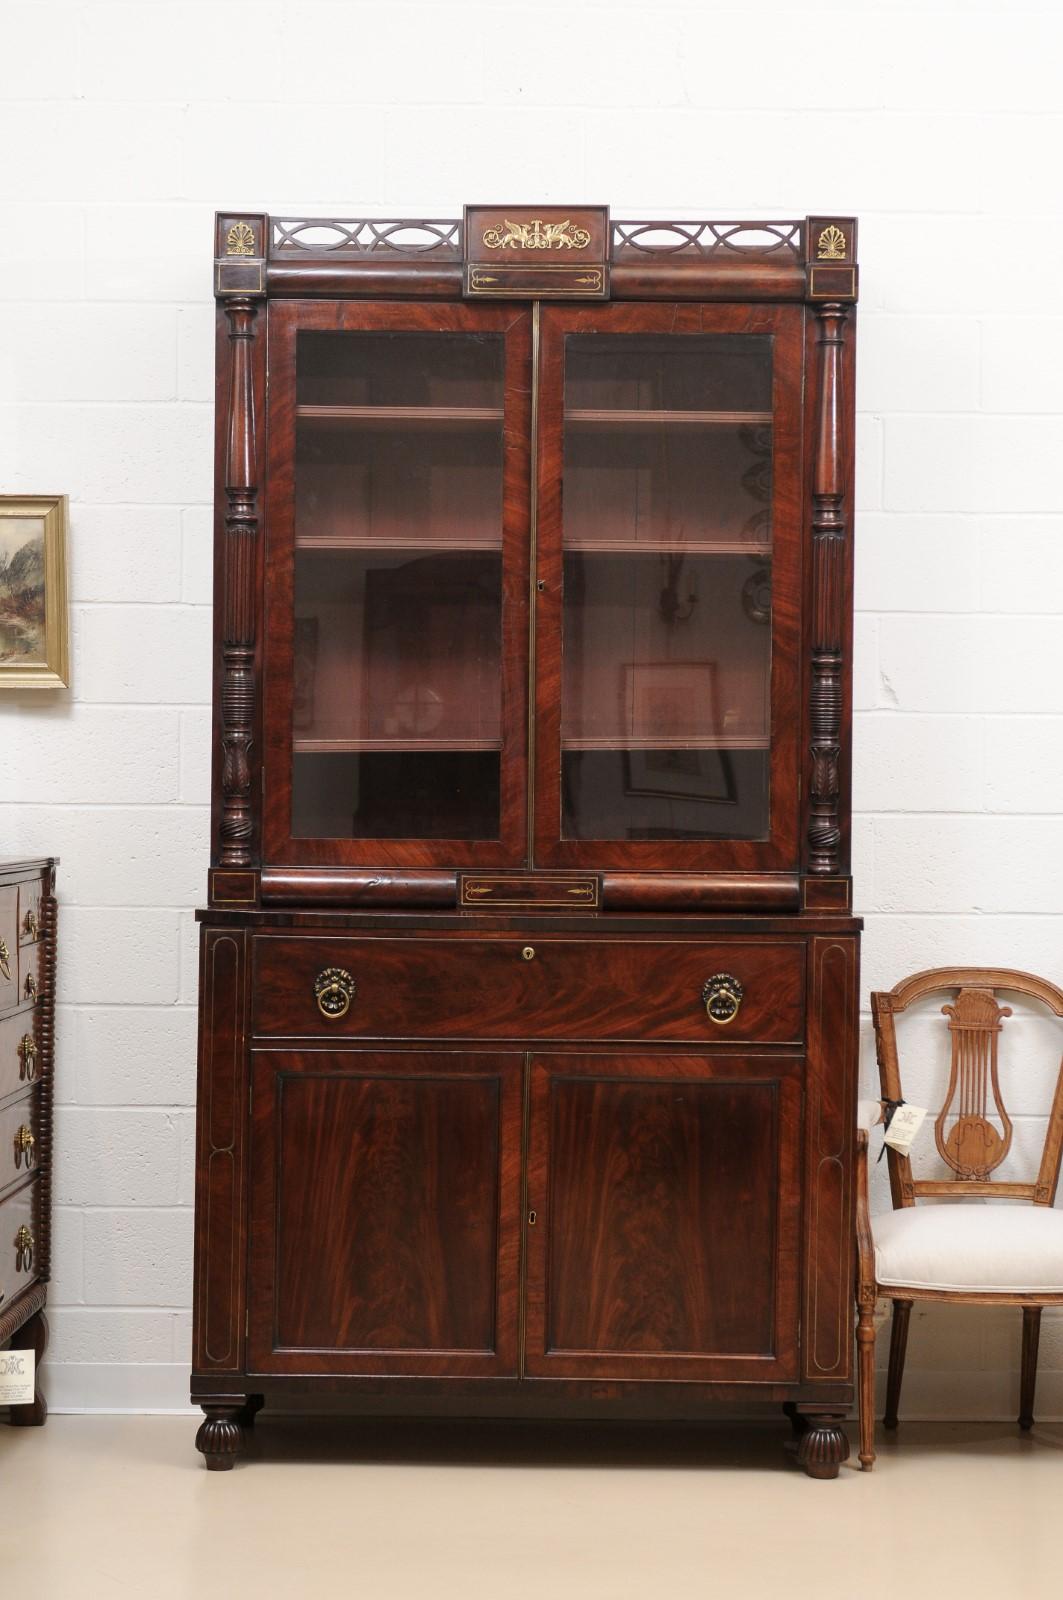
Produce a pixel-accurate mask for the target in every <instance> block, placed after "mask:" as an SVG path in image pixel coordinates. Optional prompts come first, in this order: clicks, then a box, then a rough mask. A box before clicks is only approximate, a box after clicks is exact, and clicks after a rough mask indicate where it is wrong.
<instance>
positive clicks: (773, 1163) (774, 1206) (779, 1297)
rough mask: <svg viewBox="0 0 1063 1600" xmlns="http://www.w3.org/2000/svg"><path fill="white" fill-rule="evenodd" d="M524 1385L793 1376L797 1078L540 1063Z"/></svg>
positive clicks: (765, 1067) (728, 1060)
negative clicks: (531, 1381) (550, 1380)
mask: <svg viewBox="0 0 1063 1600" xmlns="http://www.w3.org/2000/svg"><path fill="white" fill-rule="evenodd" d="M531 1084H532V1087H531V1122H530V1136H529V1137H530V1154H529V1169H528V1215H527V1223H528V1226H527V1241H528V1242H527V1260H528V1268H527V1273H528V1284H527V1317H526V1354H525V1370H526V1371H527V1372H528V1373H529V1374H530V1375H534V1376H539V1377H559V1378H589V1379H602V1380H610V1379H621V1380H622V1379H631V1378H648V1379H687V1380H689V1379H693V1380H704V1381H713V1380H715V1381H718V1382H723V1381H738V1382H746V1381H750V1380H753V1381H756V1380H767V1381H770V1380H773V1379H778V1380H786V1379H792V1378H795V1377H796V1376H797V1375H798V1334H797V1318H798V1311H797V1305H798V1293H797V1291H798V1259H799V1231H798V1221H799V1215H800V1192H799V1181H800V1180H799V1166H798V1161H799V1150H800V1132H801V1130H800V1124H801V1062H800V1060H799V1059H797V1058H793V1057H790V1058H783V1057H780V1056H772V1057H770V1058H769V1057H767V1056H756V1055H748V1056H747V1055H743V1056H737V1055H736V1056H730V1055H728V1056H722V1055H719V1056H712V1057H709V1056H706V1055H655V1054H653V1055H651V1054H644V1055H571V1056H561V1055H553V1056H551V1055H543V1056H537V1057H536V1058H534V1060H533V1062H532V1072H531Z"/></svg>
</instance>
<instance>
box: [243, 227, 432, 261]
mask: <svg viewBox="0 0 1063 1600" xmlns="http://www.w3.org/2000/svg"><path fill="white" fill-rule="evenodd" d="M271 222H272V227H273V246H272V253H273V254H274V255H275V256H276V255H291V254H294V253H296V252H301V251H309V252H311V253H313V254H315V255H320V254H322V253H328V254H333V253H337V252H338V253H339V254H341V255H357V256H362V255H373V254H376V253H378V252H381V251H389V252H394V253H395V254H397V255H404V256H423V255H430V254H432V253H433V252H438V253H439V254H441V255H446V256H449V257H452V258H454V259H458V258H459V257H460V256H461V223H460V222H457V221H442V222H437V221H420V220H412V221H411V220H403V221H401V222H374V221H371V220H368V219H365V218H361V219H350V220H348V219H344V220H341V221H334V220H333V219H331V218H324V217H320V218H319V217H273V218H272V219H271Z"/></svg>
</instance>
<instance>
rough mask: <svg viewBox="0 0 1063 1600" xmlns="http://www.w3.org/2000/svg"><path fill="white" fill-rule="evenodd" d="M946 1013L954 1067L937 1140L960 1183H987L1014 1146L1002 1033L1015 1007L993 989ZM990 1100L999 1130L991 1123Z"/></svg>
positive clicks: (971, 992)
mask: <svg viewBox="0 0 1063 1600" xmlns="http://www.w3.org/2000/svg"><path fill="white" fill-rule="evenodd" d="M941 1010H942V1013H943V1015H944V1016H946V1017H948V1019H949V1033H950V1034H951V1035H952V1063H951V1068H950V1072H949V1087H948V1093H947V1094H946V1096H945V1104H944V1105H943V1106H942V1108H941V1112H940V1114H939V1116H938V1119H937V1121H936V1122H935V1124H934V1138H935V1141H936V1143H937V1147H938V1151H939V1152H940V1154H941V1157H942V1159H943V1160H944V1161H946V1162H947V1163H948V1165H949V1166H950V1167H951V1168H952V1170H953V1171H954V1172H955V1173H956V1175H957V1177H958V1178H962V1179H965V1180H974V1181H984V1180H986V1179H987V1178H988V1177H989V1174H990V1173H991V1172H992V1171H993V1169H994V1168H995V1167H999V1166H1000V1163H1001V1162H1002V1161H1003V1160H1004V1157H1005V1156H1006V1155H1007V1153H1008V1150H1009V1149H1010V1147H1011V1118H1010V1117H1009V1116H1008V1113H1007V1111H1006V1110H1005V1109H1004V1102H1003V1100H1002V1099H1001V1095H1000V1083H999V1081H998V1078H997V1045H998V1042H999V1038H1000V1029H1001V1025H1002V1022H1003V1019H1004V1018H1005V1017H1010V1016H1011V1007H1010V1006H1000V1005H998V1004H997V1002H996V998H995V996H994V994H993V991H992V989H973V988H969V989H961V990H960V992H959V994H958V995H957V996H956V1002H955V1004H954V1005H951V1006H942V1008H941ZM990 1096H992V1103H993V1109H994V1111H995V1114H996V1117H997V1119H998V1120H999V1122H1000V1127H999V1128H997V1127H994V1125H993V1122H992V1121H990V1104H989V1103H990Z"/></svg>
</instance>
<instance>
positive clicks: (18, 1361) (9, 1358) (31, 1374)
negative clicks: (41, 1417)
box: [0, 1350, 37, 1406]
mask: <svg viewBox="0 0 1063 1600" xmlns="http://www.w3.org/2000/svg"><path fill="white" fill-rule="evenodd" d="M36 1369H37V1357H36V1356H35V1355H34V1353H33V1351H32V1350H4V1351H2V1352H0V1406H28V1405H32V1403H33V1388H34V1383H35V1379H36Z"/></svg>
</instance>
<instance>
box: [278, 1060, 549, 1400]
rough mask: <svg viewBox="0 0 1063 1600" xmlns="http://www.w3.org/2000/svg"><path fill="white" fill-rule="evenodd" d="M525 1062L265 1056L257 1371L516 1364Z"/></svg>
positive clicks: (503, 1369) (464, 1368)
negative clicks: (522, 1099)
mask: <svg viewBox="0 0 1063 1600" xmlns="http://www.w3.org/2000/svg"><path fill="white" fill-rule="evenodd" d="M521 1066H522V1058H521V1057H520V1056H517V1055H514V1056H503V1055H480V1054H475V1053H464V1052H462V1053H457V1052H449V1051H447V1052H445V1053H444V1052H437V1053H428V1052H414V1051H405V1050H403V1051H394V1052H373V1053H371V1054H370V1053H362V1052H359V1051H342V1052H339V1051H336V1052H333V1051H323V1050H322V1051H314V1052H311V1051H306V1052H303V1053H299V1054H291V1053H288V1052H283V1051H267V1050H259V1051H256V1052H255V1054H254V1061H253V1090H252V1099H253V1133H252V1146H253V1153H252V1194H251V1296H250V1305H251V1320H250V1327H249V1336H250V1345H249V1349H250V1365H251V1368H252V1370H254V1371H259V1372H276V1373H284V1372H326V1373H327V1372H336V1373H347V1374H366V1375H373V1374H385V1375H386V1374H403V1373H410V1374H427V1375H431V1374H450V1375H466V1374H467V1375H494V1376H498V1375H504V1374H515V1372H516V1368H517V1257H518V1249H519V1237H520V1226H519V1197H520V1144H521V1090H520V1084H521Z"/></svg>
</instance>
